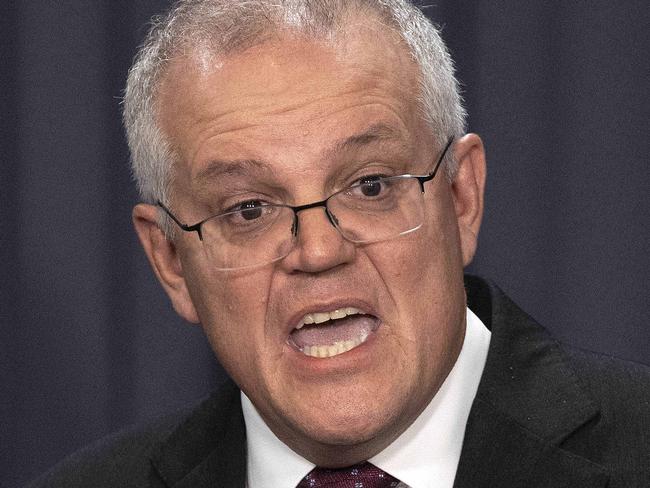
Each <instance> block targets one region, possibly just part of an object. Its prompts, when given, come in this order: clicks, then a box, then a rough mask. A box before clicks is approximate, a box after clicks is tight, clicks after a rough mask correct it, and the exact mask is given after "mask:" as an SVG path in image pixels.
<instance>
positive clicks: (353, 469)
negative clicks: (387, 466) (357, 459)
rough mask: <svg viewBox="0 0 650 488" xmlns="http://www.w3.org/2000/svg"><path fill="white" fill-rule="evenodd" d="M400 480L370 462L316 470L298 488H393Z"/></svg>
mask: <svg viewBox="0 0 650 488" xmlns="http://www.w3.org/2000/svg"><path fill="white" fill-rule="evenodd" d="M397 485H399V480H398V479H396V478H393V477H392V476H391V475H389V474H388V473H386V472H384V471H382V470H381V469H379V468H378V467H377V466H375V465H373V464H370V463H368V462H365V463H361V464H355V465H354V466H348V467H347V468H339V469H328V468H318V467H316V468H314V469H313V470H312V471H311V472H310V473H309V474H308V475H307V476H305V477H304V478H303V479H302V481H301V482H300V483H299V484H298V486H297V487H296V488H393V487H396V486H397Z"/></svg>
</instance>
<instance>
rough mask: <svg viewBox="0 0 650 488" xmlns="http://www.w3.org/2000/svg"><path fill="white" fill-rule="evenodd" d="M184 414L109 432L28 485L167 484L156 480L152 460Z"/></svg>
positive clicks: (32, 487)
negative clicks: (110, 433) (108, 434)
mask: <svg viewBox="0 0 650 488" xmlns="http://www.w3.org/2000/svg"><path fill="white" fill-rule="evenodd" d="M183 417H184V415H183V414H176V415H173V416H169V417H167V418H165V419H163V420H159V421H156V422H154V423H151V424H148V425H145V426H138V427H133V428H130V429H126V430H123V431H120V432H117V433H115V434H112V435H110V436H107V437H105V438H103V439H101V440H99V441H97V442H95V443H93V444H91V445H89V446H87V447H85V448H84V449H82V450H80V451H78V452H76V453H74V454H73V455H71V456H69V457H68V458H66V459H65V460H64V461H62V462H61V463H59V464H58V465H56V466H55V467H54V468H52V469H51V470H50V471H48V472H47V473H45V474H44V475H42V476H41V477H40V478H38V479H36V480H34V481H33V482H32V483H31V484H29V485H28V488H40V487H48V488H50V487H52V488H55V487H61V488H63V487H87V486H93V487H97V488H103V487H106V488H108V487H115V488H117V487H123V486H124V487H126V486H147V487H149V486H151V487H157V486H164V485H163V484H162V483H158V482H157V481H156V479H157V477H156V476H155V475H154V473H153V472H152V466H151V463H150V461H149V460H150V459H151V456H152V455H153V453H154V451H155V450H156V448H157V446H158V445H159V444H160V443H161V442H162V441H163V440H164V439H165V438H167V437H168V436H169V435H170V433H171V432H172V431H173V429H174V426H175V425H176V424H177V423H179V422H180V421H182V418H183Z"/></svg>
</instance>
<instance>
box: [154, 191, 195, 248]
mask: <svg viewBox="0 0 650 488" xmlns="http://www.w3.org/2000/svg"><path fill="white" fill-rule="evenodd" d="M156 205H158V206H159V207H160V208H162V209H163V210H164V211H165V213H166V214H167V215H168V216H169V218H170V219H172V220H173V221H174V223H175V224H176V225H178V226H179V227H180V228H181V229H183V230H184V231H185V232H196V233H197V234H198V235H199V238H200V239H201V240H203V236H202V235H201V224H202V223H203V222H199V223H198V224H194V225H187V224H184V223H183V222H181V221H180V220H178V219H177V218H176V216H175V215H174V214H173V213H172V212H171V210H169V209H168V208H167V207H166V206H165V205H163V203H162V202H161V201H160V200H157V201H156Z"/></svg>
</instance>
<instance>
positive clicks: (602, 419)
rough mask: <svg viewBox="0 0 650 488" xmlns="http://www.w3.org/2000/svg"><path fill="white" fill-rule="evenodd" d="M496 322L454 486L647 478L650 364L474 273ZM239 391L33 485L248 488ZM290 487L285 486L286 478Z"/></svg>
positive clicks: (225, 389) (81, 457) (107, 443)
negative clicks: (559, 335)
mask: <svg viewBox="0 0 650 488" xmlns="http://www.w3.org/2000/svg"><path fill="white" fill-rule="evenodd" d="M466 285H467V288H468V302H469V306H470V308H471V309H472V310H473V311H474V312H475V313H476V314H477V315H478V316H479V317H480V318H481V320H482V321H483V322H484V323H485V324H486V325H487V326H488V327H489V328H490V329H491V331H492V341H491V344H490V350H489V353H488V358H487V364H486V367H485V371H484V373H483V377H482V378H481V383H480V386H479V389H478V393H477V396H476V399H475V401H474V404H473V406H472V410H471V413H470V416H469V421H468V424H467V430H466V433H465V439H464V443H463V450H462V454H461V459H460V464H459V466H458V472H457V476H456V481H455V484H454V486H455V487H457V488H470V487H471V488H480V487H500V488H508V487H526V488H534V487H553V488H558V487H571V488H582V487H583V488H587V487H589V488H598V487H605V486H607V487H610V488H615V487H621V488H622V487H625V488H636V487H638V488H642V487H643V488H648V487H650V369H649V368H647V367H645V366H641V365H637V364H632V363H626V362H622V361H618V360H615V359H612V358H609V357H604V356H600V355H595V354H592V353H588V352H584V351H579V350H575V349H571V348H566V347H563V346H561V345H560V344H558V343H557V342H556V341H555V340H554V339H553V338H552V337H550V336H549V334H548V333H547V332H546V331H545V330H544V329H543V328H542V327H541V326H539V325H538V324H537V323H535V322H534V321H533V320H532V319H531V318H530V317H529V316H528V315H526V314H525V313H524V312H523V311H522V310H520V309H519V308H518V307H517V306H516V305H515V304H514V303H513V302H512V301H511V300H510V299H508V298H507V297H506V296H505V295H504V294H503V292H501V290H499V289H498V288H497V287H495V286H494V285H491V284H489V283H487V282H484V281H482V280H480V279H478V278H473V277H468V278H467V279H466ZM245 476H246V439H245V428H244V419H243V416H242V411H241V405H240V399H239V390H238V389H237V387H236V386H235V385H234V384H232V383H227V384H225V385H223V386H222V387H221V388H220V389H219V390H218V391H217V392H216V393H215V394H214V395H212V396H211V397H210V398H209V399H208V400H207V401H205V402H204V403H203V404H201V405H200V406H199V407H198V408H196V409H195V410H193V411H192V412H190V413H189V414H186V415H181V416H173V417H170V418H168V419H165V420H163V421H160V422H158V423H157V424H155V425H152V426H149V427H148V428H146V429H140V430H138V431H131V432H125V433H121V434H117V435H114V436H112V437H111V438H108V439H105V440H102V441H100V442H99V443H97V444H96V445H94V446H91V447H90V448H87V449H86V450H84V451H82V452H80V453H78V454H76V455H74V456H72V457H71V458H69V459H68V460H66V461H64V463H62V464H61V465H60V466H58V467H56V468H55V469H54V470H53V471H51V472H50V473H48V474H46V475H45V476H44V477H42V478H41V479H40V480H38V481H36V482H35V483H34V484H33V485H32V486H34V487H41V486H47V487H100V488H101V487H106V488H109V487H110V488H118V487H168V488H170V487H174V488H208V487H209V488H216V487H243V486H244V484H245V479H246V478H245ZM278 488H282V487H278Z"/></svg>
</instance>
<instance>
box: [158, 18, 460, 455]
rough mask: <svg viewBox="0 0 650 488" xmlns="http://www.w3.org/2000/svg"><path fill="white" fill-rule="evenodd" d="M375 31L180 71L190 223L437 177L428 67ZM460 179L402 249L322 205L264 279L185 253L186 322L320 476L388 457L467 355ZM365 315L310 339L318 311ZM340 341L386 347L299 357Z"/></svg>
mask: <svg viewBox="0 0 650 488" xmlns="http://www.w3.org/2000/svg"><path fill="white" fill-rule="evenodd" d="M358 32H360V33H359V34H355V35H348V36H347V38H346V39H345V41H344V42H343V41H341V42H340V43H338V44H336V45H324V44H322V43H320V44H319V43H315V42H311V41H306V40H303V39H296V38H293V39H282V40H273V41H269V42H267V43H265V44H262V45H259V46H256V47H253V48H250V49H248V50H246V51H244V52H240V53H237V54H234V55H231V56H229V57H227V58H225V59H210V58H201V57H200V56H196V57H193V58H192V59H181V60H176V61H175V62H174V63H173V64H172V67H171V68H170V71H169V72H168V74H167V76H166V79H165V81H164V83H163V90H162V92H161V95H160V97H161V98H160V101H161V107H163V109H162V113H161V119H162V127H163V130H164V131H165V133H166V134H167V135H168V136H169V137H170V139H171V142H172V144H173V147H174V149H175V150H176V152H177V153H178V155H179V156H180V159H181V161H182V162H181V163H180V165H179V166H178V167H177V168H176V170H175V173H174V187H173V195H174V196H173V199H172V200H173V201H172V208H173V211H174V212H175V213H176V214H177V215H178V216H179V217H180V218H181V220H183V221H185V222H188V223H194V222H196V221H199V220H202V219H204V218H206V217H207V216H210V215H212V214H214V213H217V212H220V211H223V210H224V209H225V208H229V207H232V206H234V205H236V204H237V203H238V202H241V201H248V200H262V201H267V202H274V203H286V204H289V205H302V204H305V203H310V202H314V201H318V200H322V199H323V198H326V197H328V196H329V195H330V194H332V193H333V192H335V191H338V190H340V189H342V188H345V187H346V186H349V185H350V184H352V183H354V182H356V181H358V180H359V178H361V177H362V176H366V175H369V174H371V175H377V174H381V175H388V176H390V175H397V174H404V173H411V174H426V173H428V172H430V171H431V170H432V168H433V165H434V164H435V162H436V160H437V158H438V156H439V155H440V152H441V150H442V147H440V146H439V145H436V144H434V140H433V137H432V135H431V132H430V130H429V129H428V128H427V127H426V125H425V124H424V123H423V122H422V121H421V119H420V111H419V107H418V106H417V104H416V101H415V98H416V95H417V93H418V86H417V70H416V68H415V66H414V65H413V64H412V62H411V61H410V58H409V56H408V54H407V53H406V51H404V50H403V47H400V46H398V45H397V43H396V42H395V40H394V39H391V38H389V37H387V36H385V35H382V34H377V33H372V32H368V31H366V32H365V33H363V29H359V31H358ZM445 136H446V135H445ZM442 173H443V172H442V171H441V173H440V175H439V176H438V177H437V178H436V179H434V180H433V181H432V182H429V183H426V184H425V190H426V191H425V193H424V200H425V217H424V224H423V225H422V227H421V228H420V229H419V230H417V231H416V232H413V233H411V234H408V235H404V236H401V237H399V238H396V239H393V240H389V241H385V242H380V243H375V244H369V245H355V244H353V243H351V242H349V241H346V240H345V239H344V238H343V237H341V235H340V234H339V233H338V231H337V230H336V229H335V228H334V227H333V226H332V224H331V223H330V222H329V221H328V219H327V217H326V215H325V212H324V209H323V208H322V207H321V208H314V209H310V210H306V211H303V212H301V213H300V214H299V219H300V226H299V234H298V238H297V244H296V246H295V248H294V249H293V250H292V251H291V253H290V254H289V255H288V256H287V257H286V258H284V259H282V260H280V261H277V262H275V263H273V264H269V265H267V266H262V267H258V268H255V269H252V270H244V271H219V270H216V269H215V267H214V266H213V265H211V262H210V260H209V259H208V258H207V256H206V254H205V252H204V248H203V247H202V246H203V244H202V242H201V241H200V240H199V239H198V237H197V235H196V234H195V233H181V235H179V237H178V239H177V240H176V241H175V246H174V249H173V255H174V256H175V258H174V259H176V260H177V265H176V266H172V268H174V273H177V274H178V276H179V277H180V279H182V281H183V283H184V286H186V287H187V290H189V295H184V294H183V293H176V292H175V291H171V292H170V296H171V297H172V300H173V301H174V305H175V307H176V309H177V310H179V311H180V312H181V314H182V315H184V316H185V317H186V318H188V319H190V320H196V319H197V318H198V320H199V321H200V323H201V324H202V327H203V328H204V330H205V333H206V335H207V337H208V339H209V341H210V343H211V345H212V347H213V349H214V351H215V352H216V354H217V356H218V358H219V360H220V362H221V363H222V364H223V366H224V367H225V368H226V370H227V371H228V373H229V374H230V375H231V377H232V378H233V379H234V380H235V381H236V382H237V384H238V385H239V386H240V387H241V388H242V390H243V391H244V392H245V393H246V395H248V397H249V398H250V399H251V400H252V401H253V403H254V404H255V406H256V408H257V409H258V411H259V412H260V414H261V415H262V417H263V418H264V419H265V421H266V422H267V424H268V425H269V426H270V427H271V429H272V430H273V431H274V432H275V434H276V435H277V436H278V437H280V439H282V440H283V441H284V442H285V443H287V444H288V445H289V446H291V447H292V448H293V449H294V450H296V451H297V452H299V453H301V454H302V455H303V456H305V457H307V458H309V459H311V460H312V461H314V462H316V463H318V464H322V465H337V464H349V463H350V462H354V461H356V460H361V459H366V458H367V457H369V456H371V455H373V454H375V453H376V452H377V451H379V450H380V449H383V448H384V447H385V446H386V445H388V444H389V443H390V442H391V441H392V440H393V439H395V438H396V437H397V436H398V435H399V434H400V433H401V432H403V431H404V430H405V429H406V427H408V425H410V423H411V422H412V421H413V420H414V419H415V417H417V415H418V414H419V413H420V412H421V411H422V410H423V408H424V407H425V406H426V405H427V403H428V402H429V400H430V399H431V398H432V396H433V395H434V394H435V392H436V391H437V390H438V388H439V387H440V385H441V383H442V382H443V381H444V379H445V377H446V375H447V374H448V372H449V370H450V369H451V367H452V366H453V363H454V361H455V359H456V356H457V354H458V352H459V350H460V347H461V345H462V341H463V337H464V314H465V301H464V289H463V282H462V268H463V257H462V253H461V238H460V237H459V230H458V223H457V216H456V212H457V209H456V207H457V205H456V204H455V196H454V190H453V186H452V185H450V184H449V182H447V181H446V180H445V178H444V177H443V176H442ZM466 260H467V259H466ZM168 291H169V289H168ZM348 307H350V308H354V309H358V310H360V311H362V312H363V313H364V314H365V316H361V315H357V316H352V317H348V318H346V319H343V320H340V321H329V322H325V323H323V324H321V325H313V326H305V327H307V328H309V329H310V330H311V332H310V333H309V334H305V333H304V331H303V332H302V333H299V332H296V327H298V326H299V325H300V324H301V322H302V321H303V319H304V318H305V317H306V316H307V315H308V314H314V313H321V312H332V311H334V310H341V309H346V308H348ZM334 327H338V330H337V331H336V333H335V334H334V332H333V331H332V329H333V328H334ZM332 334H334V335H337V337H345V338H346V339H349V340H351V341H352V342H354V343H357V342H359V341H360V340H362V339H363V336H364V335H366V334H367V335H368V337H367V339H366V340H365V341H364V342H362V343H361V344H360V345H357V346H356V347H354V348H353V349H351V350H349V351H347V352H344V353H341V354H336V355H333V356H331V357H326V358H318V357H312V356H310V355H307V354H305V353H304V352H301V350H300V349H299V348H298V347H297V346H296V342H299V343H302V344H303V345H304V343H305V341H306V342H309V343H310V344H312V345H327V342H329V341H331V337H332ZM319 342H324V344H320V343H319Z"/></svg>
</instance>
